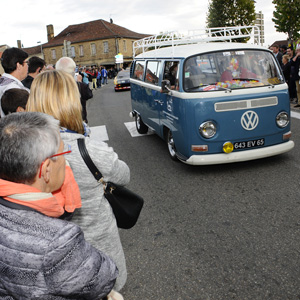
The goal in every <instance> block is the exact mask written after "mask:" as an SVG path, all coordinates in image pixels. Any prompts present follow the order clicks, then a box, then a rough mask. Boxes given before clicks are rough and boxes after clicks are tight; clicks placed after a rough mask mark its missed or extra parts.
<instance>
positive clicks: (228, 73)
mask: <svg viewBox="0 0 300 300" xmlns="http://www.w3.org/2000/svg"><path fill="white" fill-rule="evenodd" d="M253 78H257V75H256V74H255V73H253V72H251V71H250V70H248V69H246V68H244V67H243V66H241V62H240V61H239V60H237V59H236V58H232V59H231V60H230V64H229V66H228V67H227V68H226V70H225V71H224V72H223V73H222V75H221V81H222V82H226V81H232V80H234V79H253Z"/></svg>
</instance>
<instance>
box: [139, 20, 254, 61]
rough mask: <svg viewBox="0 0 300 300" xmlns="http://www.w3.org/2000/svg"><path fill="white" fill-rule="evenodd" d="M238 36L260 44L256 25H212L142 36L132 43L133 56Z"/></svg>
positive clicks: (230, 39) (229, 39)
mask: <svg viewBox="0 0 300 300" xmlns="http://www.w3.org/2000/svg"><path fill="white" fill-rule="evenodd" d="M238 38H250V39H251V38H253V41H254V43H256V44H260V30H259V27H258V26H237V27H214V28H206V29H203V30H200V29H199V30H189V31H188V32H187V33H186V34H183V33H180V32H178V31H171V32H166V33H160V34H157V35H153V36H150V37H146V38H143V39H141V40H138V41H135V42H134V43H133V56H134V57H135V56H136V55H138V54H141V53H144V52H146V51H149V50H156V49H159V48H162V47H175V46H178V45H189V44H198V43H209V42H232V40H236V39H238Z"/></svg>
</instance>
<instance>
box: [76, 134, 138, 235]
mask: <svg viewBox="0 0 300 300" xmlns="http://www.w3.org/2000/svg"><path fill="white" fill-rule="evenodd" d="M77 144H78V148H79V151H80V154H81V156H82V158H83V160H84V162H85V164H86V165H87V167H88V168H89V170H90V171H91V173H92V174H93V175H94V177H95V179H96V180H97V181H98V182H100V183H102V184H103V189H104V196H105V198H106V199H107V201H108V202H109V204H110V206H111V208H112V210H113V212H114V215H115V217H116V220H117V225H118V227H119V228H123V229H130V228H132V227H133V226H134V225H135V224H136V222H137V220H138V218H139V215H140V212H141V210H142V208H143V205H144V199H143V198H142V197H141V196H139V195H137V194H136V193H134V192H132V191H130V190H129V189H127V188H126V187H124V186H121V185H118V184H115V183H112V182H105V181H104V178H103V176H102V174H101V172H100V171H99V170H98V168H97V167H96V166H95V164H94V163H93V161H92V159H91V157H90V155H89V153H88V151H87V149H86V146H85V141H84V139H78V140H77Z"/></svg>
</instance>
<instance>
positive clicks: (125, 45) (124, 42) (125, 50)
mask: <svg viewBox="0 0 300 300" xmlns="http://www.w3.org/2000/svg"><path fill="white" fill-rule="evenodd" d="M123 51H124V52H127V43H126V40H123Z"/></svg>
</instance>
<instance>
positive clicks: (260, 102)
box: [215, 97, 278, 112]
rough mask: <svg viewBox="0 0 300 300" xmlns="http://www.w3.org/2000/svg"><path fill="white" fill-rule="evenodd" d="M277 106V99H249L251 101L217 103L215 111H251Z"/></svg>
mask: <svg viewBox="0 0 300 300" xmlns="http://www.w3.org/2000/svg"><path fill="white" fill-rule="evenodd" d="M277 104H278V98H277V97H268V98H260V99H249V100H241V101H229V102H217V103H215V111H216V112H221V111H231V110H242V109H251V108H259V107H266V106H275V105H277Z"/></svg>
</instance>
